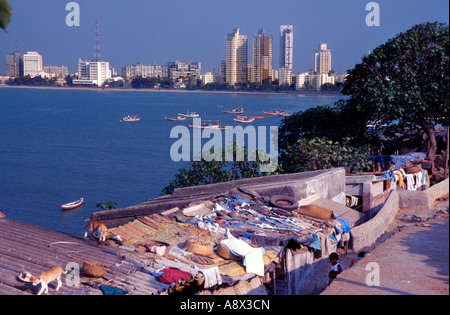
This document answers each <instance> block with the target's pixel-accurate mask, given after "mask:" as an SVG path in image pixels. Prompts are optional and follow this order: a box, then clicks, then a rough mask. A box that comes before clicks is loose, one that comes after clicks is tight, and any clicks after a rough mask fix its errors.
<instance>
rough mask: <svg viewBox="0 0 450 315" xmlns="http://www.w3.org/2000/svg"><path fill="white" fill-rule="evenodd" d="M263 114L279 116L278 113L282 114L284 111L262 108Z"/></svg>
mask: <svg viewBox="0 0 450 315" xmlns="http://www.w3.org/2000/svg"><path fill="white" fill-rule="evenodd" d="M263 112H264V114H266V115H268V116H280V114H283V113H284V112H283V111H282V110H279V109H275V110H274V111H273V112H268V111H265V110H263Z"/></svg>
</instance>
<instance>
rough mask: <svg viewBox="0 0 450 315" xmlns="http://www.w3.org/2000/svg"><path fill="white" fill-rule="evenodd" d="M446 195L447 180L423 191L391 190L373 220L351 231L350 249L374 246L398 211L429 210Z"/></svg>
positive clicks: (447, 191)
mask: <svg viewBox="0 0 450 315" xmlns="http://www.w3.org/2000/svg"><path fill="white" fill-rule="evenodd" d="M448 194H449V179H448V178H447V179H446V180H444V181H442V182H440V183H439V184H436V185H434V186H432V187H430V188H429V189H427V190H423V191H407V190H392V192H391V193H390V194H389V197H388V198H387V200H386V202H385V204H384V206H383V207H382V208H381V210H380V211H379V212H378V214H377V215H376V216H375V217H374V218H373V219H371V220H369V221H367V222H366V223H364V224H362V225H359V226H357V227H355V228H353V229H352V246H351V247H352V249H353V250H354V251H359V250H361V249H363V248H364V247H366V246H370V245H372V244H374V243H375V242H376V241H377V239H378V238H380V236H382V235H383V234H384V233H385V232H386V230H387V229H388V227H389V225H390V224H391V223H392V222H394V220H395V216H396V215H397V212H398V210H399V209H408V210H425V209H430V208H432V207H433V205H434V203H435V202H436V200H437V199H439V198H442V197H445V196H448Z"/></svg>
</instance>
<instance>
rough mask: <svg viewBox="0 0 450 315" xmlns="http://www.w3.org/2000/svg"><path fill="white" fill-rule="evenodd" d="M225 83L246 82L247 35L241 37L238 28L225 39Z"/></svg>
mask: <svg viewBox="0 0 450 315" xmlns="http://www.w3.org/2000/svg"><path fill="white" fill-rule="evenodd" d="M226 82H227V83H228V84H230V85H235V84H237V83H242V82H247V35H241V34H240V30H239V28H236V29H234V30H233V33H231V34H228V37H227V51H226Z"/></svg>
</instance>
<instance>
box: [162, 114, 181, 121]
mask: <svg viewBox="0 0 450 315" xmlns="http://www.w3.org/2000/svg"><path fill="white" fill-rule="evenodd" d="M165 118H166V120H168V121H183V120H186V117H184V116H180V115H178V116H177V117H176V118H174V117H167V116H165Z"/></svg>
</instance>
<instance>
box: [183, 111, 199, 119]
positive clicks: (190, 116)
mask: <svg viewBox="0 0 450 315" xmlns="http://www.w3.org/2000/svg"><path fill="white" fill-rule="evenodd" d="M178 116H182V117H185V118H198V117H200V115H199V114H197V113H195V112H191V113H189V111H188V112H187V113H186V114H181V113H178Z"/></svg>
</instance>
